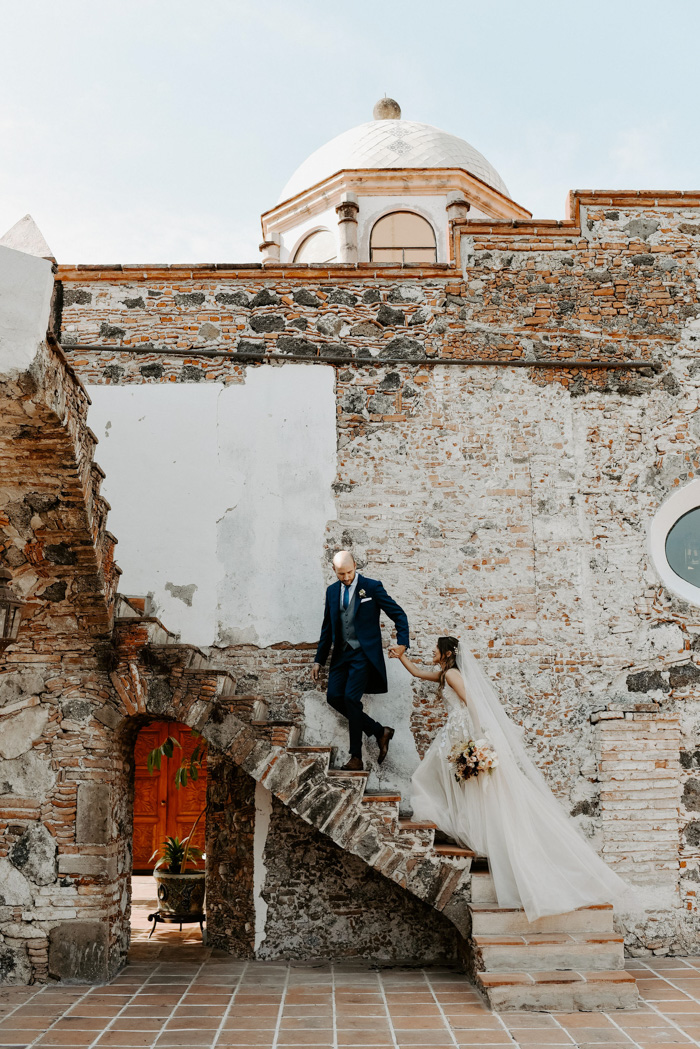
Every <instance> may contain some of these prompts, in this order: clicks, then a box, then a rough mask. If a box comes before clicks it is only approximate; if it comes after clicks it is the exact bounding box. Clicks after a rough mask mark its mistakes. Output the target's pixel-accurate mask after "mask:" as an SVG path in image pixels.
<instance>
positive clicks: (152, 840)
mask: <svg viewBox="0 0 700 1049" xmlns="http://www.w3.org/2000/svg"><path fill="white" fill-rule="evenodd" d="M169 735H170V736H174V737H175V739H177V740H178V742H179V743H180V745H181V746H182V750H178V749H177V747H176V748H175V752H174V753H173V756H172V758H170V760H169V761H163V763H162V765H161V768H160V772H154V773H153V774H152V775H149V772H148V768H147V765H146V761H147V759H148V754H149V752H150V751H151V750H153V748H154V747H157V746H159V745H160V744H161V743H162V742H163V740H164V739H165V738H166V737H167V736H169ZM196 744H197V740H196V739H195V738H193V737H192V734H191V732H190V729H189V728H188V727H187V725H181V724H179V722H173V721H154V722H152V723H151V724H150V725H146V726H145V727H144V728H142V729H141V731H140V732H139V734H138V736H137V738H136V744H135V747H134V763H135V782H134V871H135V872H138V873H150V872H151V871H152V870H153V865H154V863H155V862H156V861H155V860H154V859H153V860H152V859H151V856H152V855H153V853H154V851H155V850H156V849H157V848H158V846H159V845H160V843H161V842H162V841H163V840H164V838H166V837H170V836H175V835H177V837H178V838H179V839H180V840H181V841H182V839H183V838H186V837H187V835H188V834H189V833H190V831H191V830H192V825H193V824H194V821H195V820H196V818H197V816H198V815H199V813H200V812H201V811H202V809H203V808H204V805H205V803H206V791H207V788H206V768H203V769H202V771H201V772H200V776H199V779H198V780H197V781H196V782H195V783H191V782H188V784H187V786H186V787H180V789H179V790H178V789H177V788H176V786H175V769H176V768H177V766H178V764H179V762H180V761H181V760H182V759H183V758H184V757H186V756H187V757H189V755H190V754H191V753H192V751H193V750H194V748H195V746H196ZM192 844H193V845H196V846H198V848H200V849H202V850H204V819H202V820H200V823H199V826H198V827H197V832H196V834H195V837H194V840H193V842H192ZM197 866H199V867H203V866H204V863H203V862H202V863H199V864H197ZM188 869H193V868H192V866H191V865H190V864H188Z"/></svg>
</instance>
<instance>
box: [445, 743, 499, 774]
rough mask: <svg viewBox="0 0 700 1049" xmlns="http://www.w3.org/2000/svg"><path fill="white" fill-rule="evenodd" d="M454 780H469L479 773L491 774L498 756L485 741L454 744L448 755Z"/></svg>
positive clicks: (496, 763)
mask: <svg viewBox="0 0 700 1049" xmlns="http://www.w3.org/2000/svg"><path fill="white" fill-rule="evenodd" d="M449 760H450V764H451V765H452V769H453V772H454V777H455V779H456V780H457V781H458V782H460V781H462V780H467V779H471V778H472V777H473V776H478V775H479V773H480V772H493V770H494V769H495V768H497V766H498V756H497V754H496V751H495V750H494V749H493V747H492V746H491V744H490V743H489V741H488V740H487V739H477V740H474V739H463V740H460V742H458V743H455V744H454V746H453V747H452V749H451V750H450V754H449Z"/></svg>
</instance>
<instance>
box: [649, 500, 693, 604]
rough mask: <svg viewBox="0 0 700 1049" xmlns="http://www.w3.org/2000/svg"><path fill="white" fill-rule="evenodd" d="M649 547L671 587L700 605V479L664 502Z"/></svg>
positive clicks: (654, 521) (654, 525) (668, 587)
mask: <svg viewBox="0 0 700 1049" xmlns="http://www.w3.org/2000/svg"><path fill="white" fill-rule="evenodd" d="M649 548H650V552H651V556H652V558H653V561H654V564H655V565H656V570H657V571H658V573H659V575H660V576H661V579H662V582H663V583H664V585H665V586H666V587H667V589H668V590H671V591H672V592H673V593H674V594H677V595H678V596H679V597H682V598H684V600H686V601H689V602H690V603H691V604H693V605H696V606H697V605H700V480H696V481H691V482H690V484H687V485H685V486H684V487H683V488H680V489H676V491H675V492H673V494H672V495H671V496H669V498H668V499H667V500H666V501H665V502H664V503H663V504H662V505H661V507H660V508H659V510H658V511H657V513H656V515H655V517H654V519H653V520H652V522H651V526H650V529H649Z"/></svg>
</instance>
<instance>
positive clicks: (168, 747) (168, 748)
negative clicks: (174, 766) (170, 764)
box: [162, 736, 173, 758]
mask: <svg viewBox="0 0 700 1049" xmlns="http://www.w3.org/2000/svg"><path fill="white" fill-rule="evenodd" d="M162 750H163V753H164V754H165V756H166V758H171V757H172V756H173V741H172V737H171V736H168V738H167V739H166V741H165V743H164V744H163V747H162Z"/></svg>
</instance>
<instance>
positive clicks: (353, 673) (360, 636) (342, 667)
mask: <svg viewBox="0 0 700 1049" xmlns="http://www.w3.org/2000/svg"><path fill="white" fill-rule="evenodd" d="M333 568H334V569H335V574H336V576H337V577H338V581H337V583H331V585H330V586H329V587H328V589H327V590H326V609H325V612H324V614H323V626H322V627H321V637H320V640H319V642H318V648H317V649H316V662H315V663H314V665H313V668H312V670H311V677H312V678H313V680H314V681H318V677H319V672H320V669H321V667H322V666H323V665H324V663H325V662H326V659H327V658H328V653H329V652H330V650H331V646H332V648H333V655H332V656H331V665H330V670H329V672H328V693H327V699H328V702H329V704H330V705H331V706H332V707H333V709H334V710H337V711H338V713H339V714H342V715H343V717H344V718H347V721H348V727H349V729H350V760H349V761H348V763H347V764H346V765H343V771H345V772H361V771H362V769H363V768H364V765H363V762H362V734H363V733H364V734H365V736H374V738H375V739H376V740H377V743H378V744H379V764H380V765H381V763H382V762H383V761H384V759H385V757H386V755H387V751H388V749H389V743H390V742H391V739H392V736H393V735H394V730H393V728H389V727H388V726H385V725H380V724H379V722H378V721H374V719H373V718H371V717H370V716H369V714H366V713H365V712H364V710H363V708H362V697H363V695H364V694H365V693H367V692H369V693H371V694H373V695H377V694H380V693H384V692H388V688H387V682H386V666H385V663H384V653H383V651H382V631H381V627H380V625H379V614H380V612H385V613H386V614H387V615H388V616H389V619H392V620H393V621H394V623H395V625H396V640H397V642H398V644H396V645H395V646H394V647H393V648H392V649H391V650H390V651H391V655H392V656H400V655H403V653H404V652H405V651H406V649H407V648H408V645H409V636H408V619H407V618H406V613H405V612H404V610H403V609H402V608H401V607H400V605H397V603H396V601H394V600H393V598H391V597H389V595H388V594H387V592H386V590H385V589H384V587H383V586H382V584H381V583H380V582H379V581H378V580H376V579H367V577H366V576H363V575H360V574H359V573H358V571H357V565H356V564H355V558H354V557H353V555H352V554H351V553H350V551H349V550H339V551H338V553H337V554H336V555H335V557H334V558H333Z"/></svg>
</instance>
